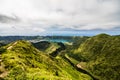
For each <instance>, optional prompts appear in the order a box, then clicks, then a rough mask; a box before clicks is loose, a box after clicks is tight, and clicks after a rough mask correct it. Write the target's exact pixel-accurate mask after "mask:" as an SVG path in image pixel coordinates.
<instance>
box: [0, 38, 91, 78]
mask: <svg viewBox="0 0 120 80" xmlns="http://www.w3.org/2000/svg"><path fill="white" fill-rule="evenodd" d="M2 49H4V51H3V52H2V53H1V60H2V62H1V65H0V67H2V68H0V71H1V72H0V73H1V75H0V78H1V79H4V80H92V78H91V77H90V76H89V75H87V74H84V73H81V72H79V71H77V70H76V69H75V68H74V67H73V66H72V65H71V64H70V63H69V62H68V61H67V60H66V59H64V57H62V56H56V57H52V56H50V55H48V54H46V53H44V52H43V51H40V50H38V49H36V48H35V47H33V45H32V44H31V43H29V42H27V41H23V40H20V41H16V42H12V43H10V44H8V45H6V46H4V47H2Z"/></svg>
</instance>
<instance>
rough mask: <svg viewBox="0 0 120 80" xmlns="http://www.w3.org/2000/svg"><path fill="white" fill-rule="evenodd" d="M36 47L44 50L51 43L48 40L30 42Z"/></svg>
mask: <svg viewBox="0 0 120 80" xmlns="http://www.w3.org/2000/svg"><path fill="white" fill-rule="evenodd" d="M32 44H33V45H34V46H35V47H36V48H37V49H39V50H42V51H45V50H46V49H47V48H49V47H50V45H51V43H50V42H48V41H41V42H37V43H32Z"/></svg>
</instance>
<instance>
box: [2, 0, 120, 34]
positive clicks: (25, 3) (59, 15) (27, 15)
mask: <svg viewBox="0 0 120 80" xmlns="http://www.w3.org/2000/svg"><path fill="white" fill-rule="evenodd" d="M119 5H120V1H119V0H0V14H2V15H6V16H9V17H14V16H13V14H14V15H16V16H17V17H18V18H20V20H21V22H18V23H6V25H9V26H11V25H13V26H15V27H16V31H15V32H14V33H16V34H17V32H20V31H21V32H22V31H25V30H29V29H30V30H32V31H33V33H36V32H37V33H38V32H43V31H45V30H48V29H50V28H51V30H52V26H53V25H56V24H57V25H62V26H59V27H61V28H62V29H64V28H65V29H66V28H71V29H73V30H76V29H77V30H83V29H84V30H91V29H112V28H114V27H116V26H120V24H119V22H120V19H119V18H118V17H119V13H120V9H119V7H120V6H119ZM4 24H5V23H4ZM4 28H6V29H7V28H8V27H7V26H6V27H4ZM4 28H3V26H2V25H0V29H1V30H2V29H4ZM55 28H57V27H55ZM59 29H60V28H59ZM11 30H13V29H12V28H11ZM54 30H55V29H54ZM6 32H7V31H6ZM7 33H9V34H10V31H9V30H8V32H7ZM30 33H31V32H29V31H28V33H27V32H26V34H30Z"/></svg>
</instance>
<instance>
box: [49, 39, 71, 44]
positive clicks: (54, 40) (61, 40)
mask: <svg viewBox="0 0 120 80" xmlns="http://www.w3.org/2000/svg"><path fill="white" fill-rule="evenodd" d="M48 41H51V42H62V43H65V42H70V41H68V40H64V39H50V40H48Z"/></svg>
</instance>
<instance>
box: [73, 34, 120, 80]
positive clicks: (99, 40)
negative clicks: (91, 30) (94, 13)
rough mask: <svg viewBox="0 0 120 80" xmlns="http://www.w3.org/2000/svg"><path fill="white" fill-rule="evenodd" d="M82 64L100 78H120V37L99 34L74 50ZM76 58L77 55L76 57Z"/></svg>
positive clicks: (111, 79)
mask: <svg viewBox="0 0 120 80" xmlns="http://www.w3.org/2000/svg"><path fill="white" fill-rule="evenodd" d="M73 54H74V56H78V57H77V58H76V59H77V60H79V61H80V64H81V63H82V62H83V63H85V64H84V66H85V68H84V69H86V70H87V71H88V72H90V73H91V74H93V75H94V76H96V77H98V78H99V79H100V80H120V76H119V74H120V64H119V63H120V60H119V59H120V37H119V36H110V35H107V34H99V35H96V36H94V37H91V38H89V39H87V40H86V41H85V42H84V43H83V44H81V45H80V47H79V48H78V49H75V50H74V52H73ZM74 58H75V57H74Z"/></svg>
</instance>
